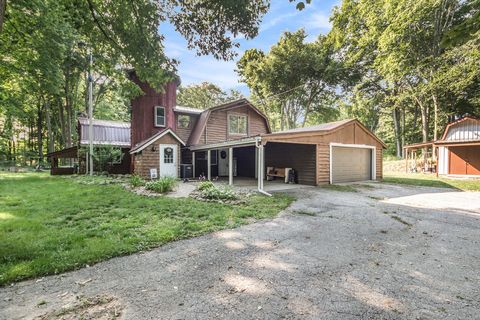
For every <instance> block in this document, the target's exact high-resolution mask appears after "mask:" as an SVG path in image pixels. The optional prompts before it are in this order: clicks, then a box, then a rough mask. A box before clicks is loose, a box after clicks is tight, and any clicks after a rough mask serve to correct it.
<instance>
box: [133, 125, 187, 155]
mask: <svg viewBox="0 0 480 320" xmlns="http://www.w3.org/2000/svg"><path fill="white" fill-rule="evenodd" d="M167 134H171V135H172V136H173V137H174V138H175V139H176V140H177V141H178V142H180V144H181V145H183V146H184V145H185V142H183V140H182V139H180V138H179V137H178V136H177V135H176V134H175V132H173V131H172V129H170V128H167V129H165V130H163V131H160V132H157V133H155V134H154V135H153V136H151V137H150V138H148V139H145V140H143V141H142V142H139V143H137V145H136V146H135V147H134V148H133V149H132V150H130V154H134V153H137V152H140V151H142V150H143V149H145V148H146V147H148V146H149V145H151V144H152V143H154V142H155V141H157V140H158V139H160V138H161V137H163V136H165V135H167Z"/></svg>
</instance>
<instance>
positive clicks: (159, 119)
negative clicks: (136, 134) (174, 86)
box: [155, 106, 165, 127]
mask: <svg viewBox="0 0 480 320" xmlns="http://www.w3.org/2000/svg"><path fill="white" fill-rule="evenodd" d="M155 127H165V108H164V107H160V106H157V107H155Z"/></svg>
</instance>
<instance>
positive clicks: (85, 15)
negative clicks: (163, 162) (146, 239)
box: [0, 0, 269, 163]
mask: <svg viewBox="0 0 480 320" xmlns="http://www.w3.org/2000/svg"><path fill="white" fill-rule="evenodd" d="M268 7H269V1H267V0H247V1H231V0H221V1H217V0H215V1H214V0H201V1H178V0H156V1H150V0H139V1H130V0H115V1H113V0H107V1H104V0H16V1H8V3H7V2H6V1H1V2H0V123H1V124H2V126H1V127H0V160H3V161H5V160H7V161H9V162H19V161H20V162H22V163H26V162H27V161H29V160H30V161H33V160H35V161H40V162H41V161H42V160H43V156H44V154H45V149H47V150H48V151H53V150H54V149H59V148H62V147H68V146H71V145H73V144H74V143H75V141H76V130H75V123H76V117H77V114H79V113H86V96H87V90H86V71H87V69H88V61H87V60H88V59H87V53H88V52H89V51H91V52H93V59H94V65H93V72H94V73H93V78H94V79H93V80H94V99H95V101H94V116H95V117H102V118H104V117H105V118H107V119H115V120H128V118H129V110H128V106H129V100H130V98H131V97H133V96H135V95H137V94H139V93H140V91H139V88H138V87H137V86H135V85H134V84H133V83H131V82H130V81H128V80H127V78H126V75H125V69H130V68H134V69H135V71H136V73H137V75H138V76H139V77H140V79H141V80H143V81H147V82H149V84H150V85H151V86H153V87H154V88H156V89H157V90H162V88H163V85H164V84H165V83H166V82H168V81H169V80H172V79H173V78H174V77H176V76H175V73H176V67H177V65H178V61H176V60H175V59H173V58H171V57H167V56H166V55H165V53H164V40H165V39H164V35H163V34H162V33H161V32H160V31H161V26H162V24H163V23H167V22H168V23H171V24H172V25H173V26H174V27H175V28H176V30H177V31H178V32H179V33H181V34H182V35H183V36H184V37H185V38H186V40H187V42H188V45H189V47H190V48H192V49H195V50H196V51H197V53H198V54H200V55H201V54H212V55H214V56H215V57H217V58H222V59H228V58H231V57H232V56H233V54H234V51H233V49H234V48H235V47H237V46H238V41H237V40H235V39H236V36H239V35H242V36H244V37H246V38H252V37H254V36H255V35H256V34H257V33H258V26H259V23H260V19H261V17H262V16H263V15H264V14H265V12H266V11H267V10H268ZM4 9H5V10H4ZM159 30H160V31H159ZM82 44H85V45H82ZM45 147H46V148H45ZM35 154H36V156H34V155H35Z"/></svg>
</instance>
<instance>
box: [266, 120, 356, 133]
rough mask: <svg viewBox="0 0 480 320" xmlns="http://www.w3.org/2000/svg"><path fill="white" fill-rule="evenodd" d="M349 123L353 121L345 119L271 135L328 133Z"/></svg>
mask: <svg viewBox="0 0 480 320" xmlns="http://www.w3.org/2000/svg"><path fill="white" fill-rule="evenodd" d="M351 121H354V119H345V120H339V121H334V122H327V123H321V124H317V125H314V126H310V127H303V128H295V129H290V130H284V131H277V132H274V133H272V134H284V133H300V132H310V131H330V130H334V129H336V128H338V127H341V126H343V125H344V124H346V123H349V122H351Z"/></svg>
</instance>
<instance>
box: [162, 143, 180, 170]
mask: <svg viewBox="0 0 480 320" xmlns="http://www.w3.org/2000/svg"><path fill="white" fill-rule="evenodd" d="M177 156H178V152H177V145H176V144H161V145H160V176H161V177H165V176H169V177H175V178H176V177H177V175H178V174H177V162H178V161H177Z"/></svg>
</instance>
